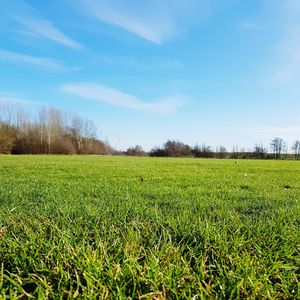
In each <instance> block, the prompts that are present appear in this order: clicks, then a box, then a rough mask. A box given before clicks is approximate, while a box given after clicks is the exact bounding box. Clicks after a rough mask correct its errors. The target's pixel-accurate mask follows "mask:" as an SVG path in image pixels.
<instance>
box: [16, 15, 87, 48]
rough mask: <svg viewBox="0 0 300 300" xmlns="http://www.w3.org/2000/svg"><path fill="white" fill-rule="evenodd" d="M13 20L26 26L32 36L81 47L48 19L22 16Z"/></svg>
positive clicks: (68, 45) (71, 46)
mask: <svg viewBox="0 0 300 300" xmlns="http://www.w3.org/2000/svg"><path fill="white" fill-rule="evenodd" d="M14 20H15V21H17V22H18V23H20V24H21V25H22V27H24V28H26V30H27V34H28V33H30V34H31V35H33V36H36V37H39V38H44V39H48V40H51V41H53V42H56V43H58V44H61V45H64V46H67V47H70V48H75V49H79V48H81V45H80V44H79V43H77V42H76V41H74V40H73V39H71V38H69V37H67V36H66V35H65V34H64V33H62V32H61V31H60V30H59V29H58V28H56V27H55V26H54V25H53V24H52V23H50V22H49V21H46V20H42V19H34V18H23V17H14Z"/></svg>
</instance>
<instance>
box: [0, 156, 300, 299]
mask: <svg viewBox="0 0 300 300" xmlns="http://www.w3.org/2000/svg"><path fill="white" fill-rule="evenodd" d="M299 227H300V163H299V162H294V161H239V162H238V163H235V161H232V160H201V159H165V158H161V159H160V158H130V157H79V156H73V157H72V156H52V157H51V156H0V230H1V231H0V264H1V266H0V298H1V297H2V298H4V299H5V298H14V297H19V296H24V297H28V296H29V295H32V296H34V297H35V298H37V297H40V298H41V299H42V298H60V297H63V298H68V297H70V298H72V297H76V296H77V297H78V298H88V299H99V298H102V299H112V298H114V299H116V298H117V299H118V298H120V299H124V298H126V297H130V298H132V299H136V298H139V297H141V298H142V299H165V298H168V299H185V298H192V297H193V299H202V298H220V299H222V298H223V299H230V298H232V299H236V298H245V297H248V298H260V299H262V298H264V299H272V298H286V299H292V298H293V299H300V283H299V280H300V230H299Z"/></svg>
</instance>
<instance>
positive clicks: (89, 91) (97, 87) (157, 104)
mask: <svg viewBox="0 0 300 300" xmlns="http://www.w3.org/2000/svg"><path fill="white" fill-rule="evenodd" d="M61 90H62V91H64V92H66V93H70V94H73V95H75V96H78V97H80V98H83V99H88V100H94V101H99V102H104V103H107V104H110V105H113V106H117V107H123V108H127V109H132V110H138V111H150V112H157V113H171V112H174V111H176V110H177V109H179V108H181V107H182V106H184V105H185V103H186V102H187V100H188V97H187V96H183V95H176V96H171V97H167V98H163V99H160V100H159V101H153V102H144V101H142V100H141V99H139V98H138V97H136V96H133V95H130V94H127V93H124V92H122V91H119V90H116V89H113V88H110V87H106V86H104V85H101V84H95V83H67V84H64V85H63V86H62V87H61Z"/></svg>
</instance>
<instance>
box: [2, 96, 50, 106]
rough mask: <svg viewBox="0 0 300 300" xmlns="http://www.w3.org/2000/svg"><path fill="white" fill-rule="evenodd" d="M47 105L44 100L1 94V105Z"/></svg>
mask: <svg viewBox="0 0 300 300" xmlns="http://www.w3.org/2000/svg"><path fill="white" fill-rule="evenodd" d="M19 104H21V105H45V103H44V102H37V101H32V100H27V99H22V98H17V97H12V96H3V95H0V105H19Z"/></svg>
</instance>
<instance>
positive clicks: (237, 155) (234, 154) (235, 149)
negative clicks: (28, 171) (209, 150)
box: [230, 146, 240, 159]
mask: <svg viewBox="0 0 300 300" xmlns="http://www.w3.org/2000/svg"><path fill="white" fill-rule="evenodd" d="M230 158H234V159H238V158H240V151H239V147H238V146H233V147H232V152H231V154H230Z"/></svg>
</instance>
